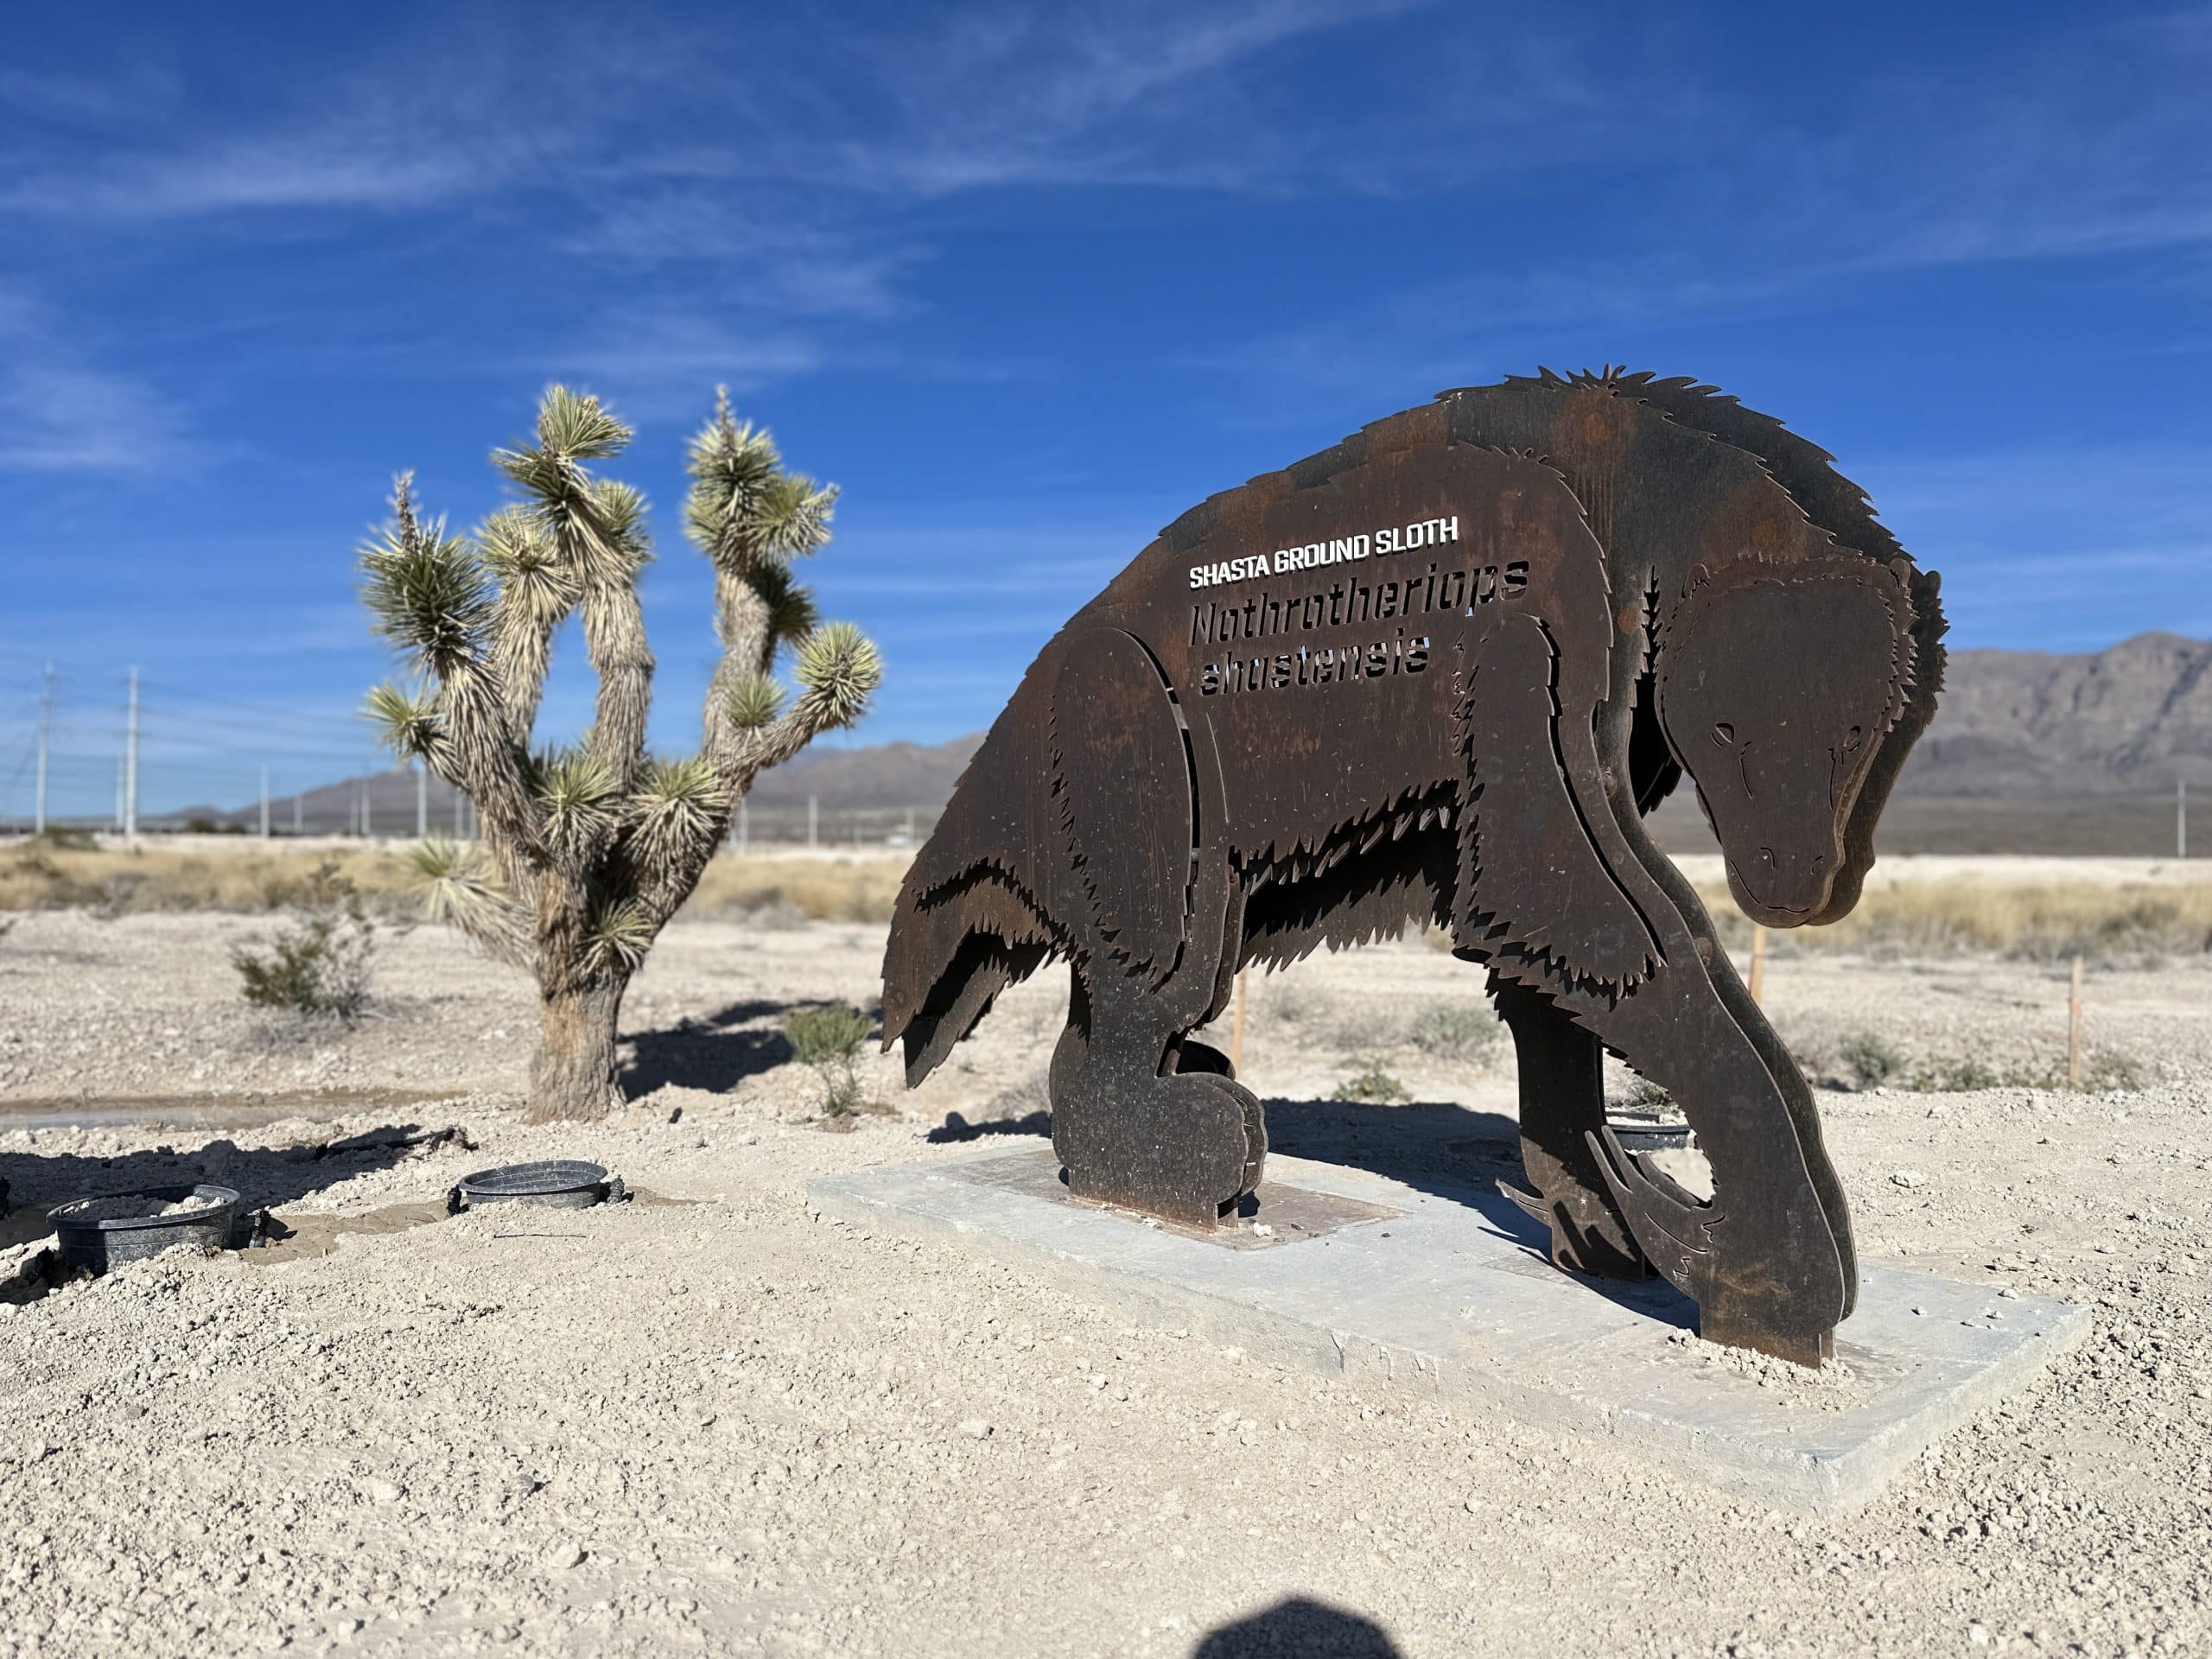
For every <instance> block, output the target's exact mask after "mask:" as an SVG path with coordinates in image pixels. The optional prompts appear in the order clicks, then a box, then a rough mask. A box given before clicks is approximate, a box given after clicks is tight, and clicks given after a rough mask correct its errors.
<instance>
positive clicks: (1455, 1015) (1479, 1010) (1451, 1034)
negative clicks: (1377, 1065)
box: [1407, 1002, 1500, 1060]
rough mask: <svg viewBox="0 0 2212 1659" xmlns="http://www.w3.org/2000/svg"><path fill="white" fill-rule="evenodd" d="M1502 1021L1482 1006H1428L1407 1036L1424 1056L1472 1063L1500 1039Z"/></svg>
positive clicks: (1416, 1017)
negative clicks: (1500, 1022) (1499, 1023)
mask: <svg viewBox="0 0 2212 1659" xmlns="http://www.w3.org/2000/svg"><path fill="white" fill-rule="evenodd" d="M1499 1029H1500V1027H1499V1025H1498V1019H1497V1014H1496V1013H1494V1012H1493V1011H1492V1010H1491V1008H1490V1007H1488V1006H1486V1005H1485V1004H1484V1003H1481V1002H1427V1003H1424V1004H1422V1005H1421V1007H1419V1008H1418V1009H1416V1010H1415V1011H1414V1017H1413V1021H1412V1023H1411V1025H1410V1026H1408V1028H1407V1035H1408V1036H1409V1037H1410V1038H1412V1039H1413V1045H1414V1047H1415V1048H1417V1049H1419V1050H1421V1052H1422V1053H1424V1054H1433V1055H1434V1056H1435V1057H1436V1058H1439V1059H1446V1060H1471V1059H1473V1058H1476V1057H1477V1056H1478V1055H1481V1054H1483V1053H1485V1052H1488V1051H1489V1050H1490V1049H1491V1047H1493V1046H1495V1045H1496V1044H1497V1039H1498V1033H1499Z"/></svg>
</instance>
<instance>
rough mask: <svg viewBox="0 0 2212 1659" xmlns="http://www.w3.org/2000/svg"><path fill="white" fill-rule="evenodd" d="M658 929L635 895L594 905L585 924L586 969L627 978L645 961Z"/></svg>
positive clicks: (595, 972)
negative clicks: (634, 897) (633, 897)
mask: <svg viewBox="0 0 2212 1659" xmlns="http://www.w3.org/2000/svg"><path fill="white" fill-rule="evenodd" d="M656 931H658V930H656V929H655V927H654V926H653V919H652V915H651V914H650V913H649V912H647V911H646V909H645V906H643V905H640V904H639V903H638V902H637V900H635V899H617V900H613V901H609V902H606V903H602V904H601V905H599V906H596V907H595V908H594V910H593V911H592V912H591V915H590V917H589V918H588V919H587V920H586V922H585V925H584V967H585V969H587V970H588V972H590V973H592V974H594V975H595V976H600V977H602V978H604V977H611V976H615V975H618V974H619V975H620V976H622V977H623V978H628V977H629V976H631V975H632V974H634V973H636V972H637V971H638V969H639V968H640V967H642V966H643V965H644V964H645V952H646V951H648V950H651V949H652V943H653V935H654V933H655V932H656Z"/></svg>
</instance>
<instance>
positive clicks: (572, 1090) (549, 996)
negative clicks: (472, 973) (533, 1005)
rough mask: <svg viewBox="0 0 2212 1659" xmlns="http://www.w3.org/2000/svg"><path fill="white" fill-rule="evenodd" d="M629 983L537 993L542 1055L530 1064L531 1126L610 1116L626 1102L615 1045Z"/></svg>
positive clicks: (539, 1051) (571, 986)
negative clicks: (533, 1124) (609, 1113)
mask: <svg viewBox="0 0 2212 1659" xmlns="http://www.w3.org/2000/svg"><path fill="white" fill-rule="evenodd" d="M628 988H629V987H628V983H627V982H626V981H619V980H618V981H613V982H607V981H599V982H591V983H587V984H582V985H577V984H573V983H568V984H558V985H554V986H550V987H547V988H542V989H541V990H540V991H539V993H538V1021H537V1053H535V1054H534V1055H532V1056H531V1061H530V1105H529V1108H528V1109H527V1110H526V1111H525V1112H524V1117H525V1119H526V1120H527V1121H528V1122H532V1123H560V1122H576V1121H579V1120H590V1119H594V1118H601V1117H605V1116H607V1113H608V1112H610V1111H612V1110H613V1109H614V1108H616V1107H617V1106H619V1105H620V1104H621V1103H622V1090H621V1088H620V1084H618V1082H617V1080H616V1077H615V1062H614V1046H615V1040H616V1029H617V1024H618V1022H619V1021H620V1018H621V1014H622V993H623V992H624V991H625V990H626V989H628Z"/></svg>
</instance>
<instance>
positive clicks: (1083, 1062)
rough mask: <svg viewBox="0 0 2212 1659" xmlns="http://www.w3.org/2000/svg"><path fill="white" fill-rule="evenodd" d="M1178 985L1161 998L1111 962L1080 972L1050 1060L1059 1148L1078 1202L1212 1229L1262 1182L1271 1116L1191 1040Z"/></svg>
mask: <svg viewBox="0 0 2212 1659" xmlns="http://www.w3.org/2000/svg"><path fill="white" fill-rule="evenodd" d="M1186 966H1187V964H1186ZM1172 992H1173V988H1172V987H1171V988H1168V990H1167V991H1165V992H1163V993H1162V994H1160V995H1153V994H1151V993H1149V992H1148V991H1147V990H1146V989H1144V988H1141V986H1140V985H1139V984H1138V983H1137V982H1135V980H1133V979H1131V978H1130V977H1128V976H1126V975H1124V974H1122V973H1121V972H1120V971H1118V969H1117V968H1116V966H1115V965H1114V964H1112V963H1103V964H1096V965H1093V966H1091V967H1089V968H1079V969H1077V971H1076V976H1075V990H1074V994H1073V995H1072V996H1071V1000H1070V1003H1069V1008H1068V1027H1067V1029H1066V1030H1065V1032H1064V1033H1061V1036H1060V1041H1059V1046H1058V1048H1057V1049H1055V1050H1054V1052H1053V1055H1052V1078H1051V1088H1052V1149H1053V1151H1054V1152H1055V1153H1057V1154H1058V1156H1059V1160H1060V1163H1061V1166H1063V1167H1064V1168H1065V1170H1066V1171H1067V1178H1068V1191H1069V1192H1071V1193H1072V1194H1074V1195H1075V1196H1076V1197H1077V1198H1089V1199H1091V1200H1093V1201H1094V1202H1096V1203H1100V1204H1111V1205H1119V1206H1121V1207H1122V1208H1124V1209H1128V1210H1139V1211H1144V1212H1145V1213H1146V1214H1147V1215H1154V1216H1158V1217H1161V1218H1162V1219H1164V1220H1167V1221H1173V1222H1177V1223H1179V1224H1182V1225H1184V1226H1188V1227H1199V1228H1210V1227H1211V1226H1212V1225H1213V1224H1215V1222H1216V1221H1217V1219H1218V1218H1219V1217H1220V1215H1221V1212H1222V1211H1223V1210H1224V1209H1225V1208H1226V1207H1228V1206H1229V1205H1233V1204H1234V1203H1235V1202H1236V1200H1237V1199H1238V1198H1242V1197H1243V1195H1244V1194H1245V1193H1247V1192H1252V1191H1253V1190H1255V1188H1256V1187H1257V1186H1258V1185H1259V1183H1260V1174H1261V1170H1262V1166H1263V1165H1264V1163H1265V1160H1266V1156H1267V1148H1268V1136H1267V1127H1266V1120H1265V1117H1264V1116H1263V1115H1262V1111H1261V1109H1260V1103H1259V1100H1258V1098H1257V1097H1256V1096H1254V1095H1253V1094H1252V1092H1251V1091H1250V1090H1248V1089H1246V1088H1245V1087H1244V1086H1243V1084H1239V1083H1238V1082H1236V1079H1235V1078H1234V1077H1232V1076H1230V1073H1229V1062H1228V1061H1227V1059H1226V1058H1224V1057H1223V1056H1222V1055H1221V1054H1220V1053H1219V1052H1218V1051H1217V1050H1214V1049H1211V1048H1208V1047H1207V1046H1205V1045H1204V1044H1202V1043H1195V1042H1190V1041H1187V1040H1185V1039H1184V1038H1183V1036H1182V1032H1181V1030H1180V1029H1179V1027H1182V1026H1183V1025H1185V1023H1186V1022H1185V1020H1182V1019H1180V1018H1179V1017H1178V1015H1177V1010H1176V1007H1175V1004H1176V1003H1177V1001H1179V999H1178V998H1176V997H1175V996H1174V995H1173V994H1172Z"/></svg>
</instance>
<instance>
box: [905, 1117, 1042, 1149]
mask: <svg viewBox="0 0 2212 1659" xmlns="http://www.w3.org/2000/svg"><path fill="white" fill-rule="evenodd" d="M989 1135H1041V1136H1044V1137H1045V1138H1046V1139H1048V1140H1049V1139H1050V1138H1051V1136H1052V1114H1051V1113H1050V1112H1046V1111H1035V1112H1028V1113H1025V1114H1024V1115H1023V1116H1020V1117H987V1118H983V1119H981V1120H979V1121H977V1122H969V1120H968V1119H967V1118H966V1117H964V1116H962V1115H961V1114H960V1113H958V1112H947V1113H946V1114H945V1115H944V1122H942V1123H940V1124H938V1127H937V1128H933V1129H931V1131H930V1132H929V1133H928V1134H927V1135H924V1136H923V1137H922V1139H923V1140H925V1141H928V1142H929V1143H930V1144H931V1146H933V1147H942V1146H947V1145H957V1143H959V1142H961V1141H981V1140H983V1139H984V1138H986V1137H987V1136H989Z"/></svg>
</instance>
